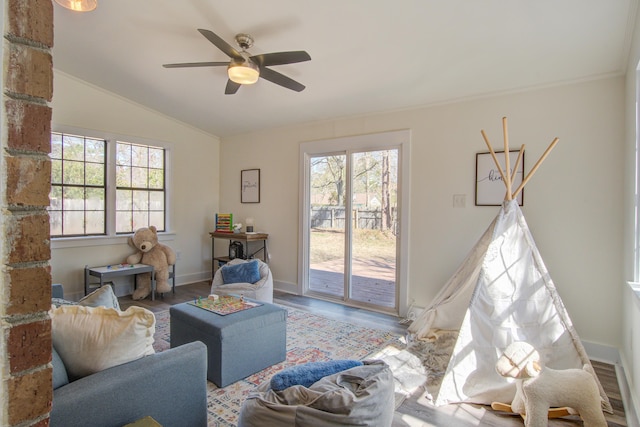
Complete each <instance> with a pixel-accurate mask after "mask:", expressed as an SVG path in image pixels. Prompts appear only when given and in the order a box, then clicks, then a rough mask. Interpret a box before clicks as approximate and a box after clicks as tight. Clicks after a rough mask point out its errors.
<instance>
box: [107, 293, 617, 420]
mask: <svg viewBox="0 0 640 427" xmlns="http://www.w3.org/2000/svg"><path fill="white" fill-rule="evenodd" d="M210 289H211V283H210V282H208V281H206V282H198V283H193V284H189V285H183V286H177V287H176V292H175V294H173V293H167V294H165V295H164V296H162V297H156V299H155V301H151V298H150V297H148V298H146V299H144V300H141V301H133V300H132V299H131V296H130V295H129V296H124V297H120V298H118V300H119V303H120V307H121V309H122V310H126V309H127V308H128V307H130V306H132V305H136V306H140V307H144V308H147V309H149V310H151V311H153V312H160V311H164V310H168V309H169V307H171V306H172V305H174V304H178V303H181V302H186V301H191V300H193V299H195V298H197V297H199V296H205V295H208V294H209V292H210ZM273 297H274V303H276V304H280V305H284V306H290V307H293V308H297V309H299V310H305V311H309V312H312V313H316V314H319V315H322V316H325V317H329V318H332V319H336V320H341V321H344V322H349V323H354V324H358V325H361V326H365V327H369V328H376V329H384V330H388V331H392V332H395V333H398V334H404V333H405V332H406V329H407V325H405V324H402V323H401V322H400V319H399V318H397V317H395V316H391V315H387V314H382V313H376V312H371V311H368V310H364V309H359V308H354V307H346V306H343V305H341V304H336V303H333V302H329V301H323V300H318V299H313V298H308V297H303V296H298V295H291V294H287V293H284V292H279V291H275V292H274V296H273ZM592 364H593V367H594V369H595V371H596V374H597V375H598V378H599V379H600V382H601V383H602V386H603V387H604V389H605V392H606V393H607V396H608V397H609V400H610V401H611V405H612V406H613V409H614V414H613V415H610V414H606V418H607V422H608V427H626V426H627V423H626V420H625V412H624V407H623V404H622V397H621V396H622V395H621V392H620V388H619V385H618V380H617V376H616V369H615V366H613V365H611V364H608V363H603V362H597V361H592ZM523 425H524V424H523V422H522V419H521V418H520V417H518V416H508V415H502V414H498V413H495V412H494V411H492V410H491V409H490V408H488V407H484V406H481V405H470V404H457V405H446V406H442V407H437V408H436V407H433V406H431V405H429V404H425V402H424V401H423V400H422V399H421V398H420V397H419V396H415V397H412V398H410V399H407V400H406V401H405V402H404V403H403V404H402V405H401V406H400V407H399V408H398V409H397V410H396V414H395V418H394V422H393V427H417V426H421V427H428V426H446V427H451V426H453V427H456V426H461V427H472V426H495V427H511V426H513V427H521V426H523ZM549 426H550V427H569V426H582V422H581V421H580V420H579V419H577V417H575V416H574V417H568V418H563V419H556V420H550V421H549Z"/></svg>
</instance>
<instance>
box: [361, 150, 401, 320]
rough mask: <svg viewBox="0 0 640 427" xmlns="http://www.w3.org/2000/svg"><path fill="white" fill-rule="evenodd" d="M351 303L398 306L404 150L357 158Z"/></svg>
mask: <svg viewBox="0 0 640 427" xmlns="http://www.w3.org/2000/svg"><path fill="white" fill-rule="evenodd" d="M352 164H353V173H352V177H353V178H352V180H351V192H352V199H353V200H352V203H351V210H352V230H351V235H352V239H351V243H352V244H351V284H350V297H351V299H353V300H355V301H358V302H362V303H366V304H372V305H376V306H381V307H386V308H394V307H395V306H396V298H397V289H396V235H397V233H396V230H397V225H398V224H397V222H398V221H397V212H398V186H397V184H398V150H397V149H394V150H380V151H369V152H360V153H354V154H353V157H352Z"/></svg>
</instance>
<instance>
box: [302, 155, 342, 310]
mask: <svg viewBox="0 0 640 427" xmlns="http://www.w3.org/2000/svg"><path fill="white" fill-rule="evenodd" d="M310 162H311V164H310V168H309V171H310V174H309V187H310V188H309V202H310V205H311V206H310V224H309V226H310V227H309V290H310V291H312V292H319V293H322V294H327V295H329V296H332V297H339V298H341V299H343V298H344V295H345V247H346V245H345V241H346V240H345V237H346V234H345V232H346V225H347V223H346V221H345V218H346V216H345V212H346V209H345V194H346V193H345V190H346V188H345V178H346V163H347V162H346V155H344V154H342V155H329V156H318V157H312V158H311V160H310Z"/></svg>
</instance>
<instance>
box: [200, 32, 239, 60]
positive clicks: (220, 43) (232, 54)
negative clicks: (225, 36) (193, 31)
mask: <svg viewBox="0 0 640 427" xmlns="http://www.w3.org/2000/svg"><path fill="white" fill-rule="evenodd" d="M198 31H200V34H202V35H203V36H205V37H206V38H207V40H209V41H210V42H211V43H213V44H214V45H215V46H216V47H217V48H218V49H220V50H221V51H223V52H224V53H226V54H227V56H228V57H229V58H233V59H240V60H244V58H243V57H242V55H240V52H238V51H237V50H235V49H234V48H233V47H232V46H231V45H230V44H229V43H227V42H226V41H224V40H222V39H221V38H220V37H219V36H218V35H217V34H216V33H214V32H213V31H209V30H203V29H201V28H199V29H198Z"/></svg>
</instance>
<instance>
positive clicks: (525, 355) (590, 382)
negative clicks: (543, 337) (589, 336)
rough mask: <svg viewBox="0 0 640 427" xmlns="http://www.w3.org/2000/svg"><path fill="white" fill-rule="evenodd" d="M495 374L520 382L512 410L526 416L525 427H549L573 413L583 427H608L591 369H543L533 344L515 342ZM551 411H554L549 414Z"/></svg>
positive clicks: (517, 385) (500, 361)
mask: <svg viewBox="0 0 640 427" xmlns="http://www.w3.org/2000/svg"><path fill="white" fill-rule="evenodd" d="M496 371H497V372H498V374H500V375H502V376H503V377H505V378H515V379H516V380H517V382H516V394H515V397H514V398H513V401H512V402H511V406H510V409H511V411H512V412H515V413H519V414H520V415H522V416H523V418H524V419H525V426H526V427H546V426H547V423H548V421H547V420H548V418H551V417H556V416H564V415H568V414H571V413H577V414H579V415H580V417H581V418H582V420H583V421H584V427H606V426H607V421H606V419H605V417H604V414H603V413H602V406H601V398H600V390H599V388H598V384H597V383H596V380H595V372H594V371H593V368H591V366H590V365H584V367H583V368H582V369H563V370H556V369H551V368H549V367H544V366H543V364H542V361H541V360H540V354H539V353H538V352H537V351H536V349H535V348H534V347H533V346H532V345H531V344H529V343H526V342H524V341H516V342H514V343H512V344H510V345H509V346H508V347H507V348H506V350H505V351H504V353H503V354H502V356H500V358H499V359H498V362H497V363H496ZM491 406H492V407H493V408H494V409H496V406H494V405H493V404H492V405H491ZM503 406H505V407H508V406H509V405H504V404H503ZM550 407H555V408H554V409H552V410H551V411H550V409H549V408H550Z"/></svg>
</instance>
